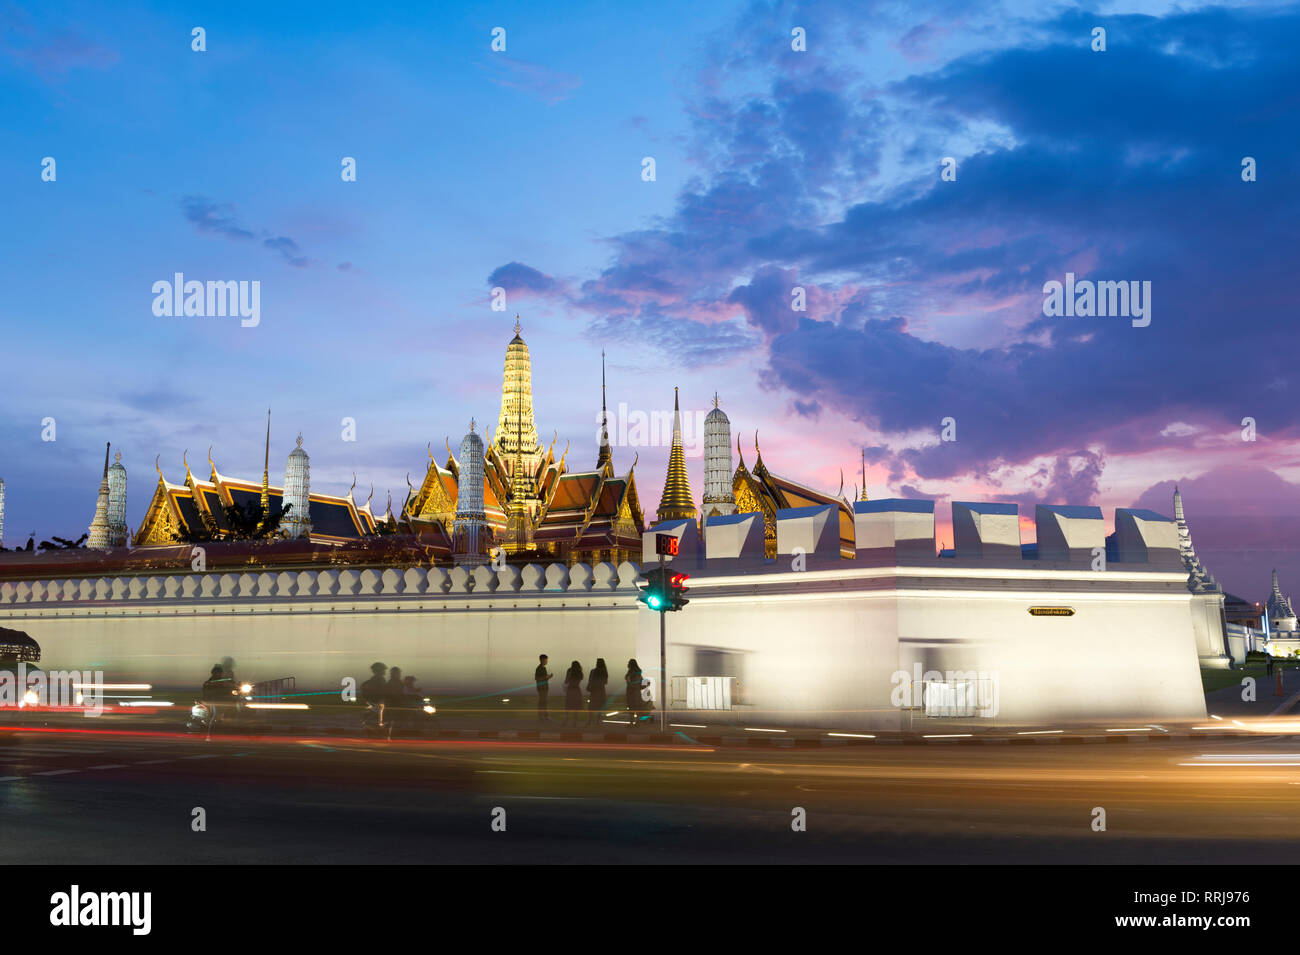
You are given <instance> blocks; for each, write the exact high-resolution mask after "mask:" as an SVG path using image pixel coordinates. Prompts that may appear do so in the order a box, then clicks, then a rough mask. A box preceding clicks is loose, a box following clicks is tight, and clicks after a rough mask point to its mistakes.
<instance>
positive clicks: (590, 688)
mask: <svg viewBox="0 0 1300 955" xmlns="http://www.w3.org/2000/svg"><path fill="white" fill-rule="evenodd" d="M608 685H609V670H608V669H607V668H606V666H605V658H604V657H596V665H595V667H593V668H592V671H591V674H590V675H589V676H588V677H587V692H588V693H590V694H591V698H590V700H589V702H588V703H587V710H588V712H587V722H588V723H594V722H595V721H596V720H597V719H598V718H603V713H604V709H605V700H606V698H607V694H608V691H607V690H606V687H607V686H608Z"/></svg>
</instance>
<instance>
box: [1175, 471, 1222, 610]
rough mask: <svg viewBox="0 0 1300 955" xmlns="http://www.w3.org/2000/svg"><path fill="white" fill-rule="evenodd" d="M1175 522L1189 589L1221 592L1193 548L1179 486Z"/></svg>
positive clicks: (1180, 554) (1195, 591)
mask: <svg viewBox="0 0 1300 955" xmlns="http://www.w3.org/2000/svg"><path fill="white" fill-rule="evenodd" d="M1174 522H1175V523H1176V524H1177V525H1178V556H1180V557H1181V558H1182V559H1183V567H1184V568H1186V570H1187V589H1188V590H1190V591H1192V593H1206V592H1210V593H1213V592H1217V591H1218V590H1220V587H1219V584H1218V582H1217V581H1216V580H1215V579H1214V576H1213V575H1212V574H1211V573H1210V572H1209V571H1208V570H1206V569H1205V565H1204V564H1202V563H1201V561H1200V559H1199V558H1198V557H1197V556H1196V548H1194V547H1193V546H1192V532H1191V529H1190V528H1188V526H1187V519H1186V518H1185V517H1184V516H1183V495H1182V492H1181V491H1179V490H1178V485H1177V484H1175V485H1174Z"/></svg>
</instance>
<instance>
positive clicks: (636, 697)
mask: <svg viewBox="0 0 1300 955" xmlns="http://www.w3.org/2000/svg"><path fill="white" fill-rule="evenodd" d="M641 680H642V677H641V666H640V664H638V663H637V662H636V660H635V658H634V659H631V660H628V661H627V673H625V674H623V681H624V682H625V683H627V712H628V716H630V717H631V719H632V722H633V723H636V721H637V712H638V711H639V710H640V709H641V702H642V701H641Z"/></svg>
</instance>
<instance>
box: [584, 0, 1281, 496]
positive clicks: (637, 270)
mask: <svg viewBox="0 0 1300 955" xmlns="http://www.w3.org/2000/svg"><path fill="white" fill-rule="evenodd" d="M819 9H821V10H823V11H824V12H825V13H826V15H827V16H828V17H829V18H830V19H828V20H827V21H826V22H824V23H823V24H822V28H821V30H820V31H819V34H820V33H826V34H828V35H831V36H834V35H837V33H839V31H837V30H836V27H837V26H838V25H839V24H838V23H837V22H836V18H837V17H844V16H846V14H844V13H843V12H837V11H835V10H834V9H833V8H822V7H819ZM750 14H753V16H755V17H758V18H759V19H761V18H763V17H768V16H769V15H770V14H771V11H770V10H769V8H768V7H766V6H765V5H756V6H755V8H753V10H751V11H750V13H747V14H746V16H750ZM946 16H948V15H947V14H945V17H946ZM1094 21H1096V22H1097V23H1099V24H1103V25H1107V26H1108V27H1109V28H1110V29H1111V35H1112V37H1114V36H1123V37H1124V40H1125V49H1124V53H1123V56H1113V55H1111V54H1109V53H1108V54H1105V55H1102V54H1094V53H1092V52H1091V50H1090V49H1089V48H1088V45H1087V43H1086V42H1081V41H1080V37H1087V36H1088V29H1084V27H1085V26H1087V27H1088V28H1090V27H1091V26H1092V25H1094ZM764 22H766V21H764ZM941 22H947V20H946V19H942V20H941ZM760 32H761V31H760ZM951 39H952V38H951V37H949V36H947V35H945V34H944V32H943V31H941V30H935V29H933V28H926V29H922V30H921V31H920V32H916V31H913V32H912V33H910V34H908V35H906V36H904V37H903V39H902V41H901V42H900V45H901V47H902V48H903V49H904V50H905V51H907V52H908V54H909V56H912V57H915V58H919V57H921V56H922V55H924V56H926V57H928V58H927V59H926V60H925V61H924V62H923V63H922V62H911V64H910V66H908V67H907V69H908V70H911V71H912V72H911V73H910V74H909V75H902V76H900V77H899V78H897V79H895V80H893V81H890V82H886V83H880V82H879V81H878V80H877V79H876V77H875V76H873V75H868V74H866V73H864V72H863V67H862V66H860V65H859V62H857V61H861V62H869V60H863V58H862V57H857V58H856V60H857V61H855V58H854V57H852V56H850V55H844V56H842V57H840V58H839V59H836V58H833V57H830V56H827V55H825V54H821V55H819V56H818V57H816V58H812V57H810V58H809V59H808V60H806V61H799V62H800V64H801V65H799V66H797V67H795V66H793V65H791V64H790V63H789V62H788V61H789V57H787V56H786V55H785V53H784V51H782V50H780V49H779V47H780V44H776V45H773V44H771V43H770V40H769V39H763V38H762V37H761V36H754V35H752V34H751V33H750V32H749V30H748V27H746V26H742V27H741V29H740V30H739V34H738V39H737V40H736V42H735V43H733V44H732V45H731V46H730V47H729V49H732V50H736V49H737V48H740V52H735V53H734V55H733V57H732V60H731V61H730V62H729V66H736V67H737V69H736V70H733V71H732V73H731V74H730V75H729V76H728V77H726V78H725V79H724V78H719V77H718V75H717V74H716V73H712V74H710V75H709V76H708V77H707V78H706V79H705V81H703V82H702V83H701V85H700V88H699V90H698V97H697V99H696V102H695V103H694V104H693V109H694V111H695V114H696V116H697V117H698V120H697V126H696V144H695V146H694V149H693V152H694V153H695V154H696V156H698V158H699V167H700V169H701V172H700V175H699V176H698V177H696V178H695V179H694V180H692V181H690V182H688V183H687V184H686V185H685V186H684V187H683V188H682V190H681V192H680V194H679V196H678V198H677V201H676V206H675V208H674V210H673V211H672V213H671V214H670V215H668V216H666V217H664V218H663V219H662V220H657V221H656V222H654V223H653V224H651V225H649V226H647V227H645V228H642V229H637V230H633V231H629V232H626V233H623V234H620V235H617V236H614V237H612V239H611V240H610V243H609V244H610V247H611V249H612V255H611V260H610V261H609V262H608V263H607V264H606V265H605V266H604V267H603V268H602V269H601V270H600V272H599V273H598V274H597V275H596V276H594V277H593V278H591V279H588V280H587V281H585V282H583V283H581V285H580V286H579V289H578V293H577V294H576V295H574V296H573V297H572V298H571V299H570V300H569V302H568V304H569V305H570V306H571V307H572V308H574V309H576V310H581V311H585V312H587V313H588V314H589V315H590V316H591V321H592V327H593V328H595V327H599V328H602V329H605V328H609V327H611V326H612V325H618V326H620V327H623V328H626V329H629V330H631V331H632V333H634V334H638V335H641V334H643V333H644V338H643V339H642V340H643V341H644V342H645V343H646V344H650V345H653V344H655V343H656V342H659V343H661V346H662V347H663V348H664V349H666V350H672V349H680V348H681V347H682V345H683V343H692V342H694V341H695V340H696V339H699V340H700V341H701V342H702V343H705V344H712V345H713V346H714V347H706V348H704V349H703V350H701V351H698V352H696V353H695V354H694V355H693V361H694V362H696V363H705V362H708V361H725V360H730V359H731V358H734V355H735V351H734V349H736V348H748V349H753V350H754V352H755V354H754V355H753V360H755V361H756V363H759V364H760V365H761V364H766V365H767V371H768V374H767V375H766V376H765V381H766V383H768V384H770V385H771V386H774V387H777V388H779V389H781V390H783V391H785V392H787V393H788V394H789V395H790V397H791V399H792V400H793V401H795V402H798V404H796V405H794V407H796V408H804V409H807V408H811V407H813V405H814V404H815V405H816V406H817V407H818V408H820V409H823V410H829V411H833V412H838V413H840V414H843V415H845V416H847V417H848V418H849V419H850V420H853V421H858V422H861V423H862V424H864V425H866V426H867V427H869V428H871V429H873V430H875V431H876V432H878V433H880V434H883V435H885V436H887V437H888V441H887V443H888V444H889V445H890V446H891V449H892V450H891V460H890V464H891V470H893V472H894V474H895V476H896V477H895V479H896V480H897V479H899V478H902V477H903V476H905V475H912V476H914V477H916V478H922V479H930V480H936V479H952V478H955V477H958V476H962V475H977V476H987V475H990V474H992V473H994V472H995V471H997V470H998V469H1000V468H1005V467H1006V466H1008V465H1013V464H1014V465H1020V466H1027V465H1031V464H1032V462H1035V461H1039V460H1048V461H1051V462H1052V463H1051V464H1048V465H1041V466H1036V467H1032V468H1031V471H1030V474H1029V477H1028V478H1027V483H1026V484H1025V486H1024V488H1023V490H1022V493H1023V495H1024V496H1025V497H1026V499H1033V500H1038V499H1043V498H1044V497H1051V496H1058V497H1057V499H1062V500H1071V501H1075V502H1079V501H1087V500H1091V499H1093V498H1094V497H1095V496H1096V495H1097V493H1098V487H1099V482H1100V477H1101V473H1102V470H1103V468H1104V466H1105V462H1106V460H1107V459H1108V458H1109V457H1110V456H1113V455H1114V454H1117V453H1129V452H1132V453H1137V452H1144V451H1150V450H1152V449H1156V448H1164V447H1168V448H1185V447H1186V444H1185V440H1186V435H1187V432H1186V429H1189V428H1190V429H1197V430H1201V431H1205V432H1207V433H1223V432H1225V431H1226V430H1227V429H1229V428H1230V427H1236V426H1238V424H1239V421H1240V418H1241V416H1242V415H1243V414H1249V413H1251V409H1258V414H1259V415H1266V416H1267V417H1268V419H1269V422H1270V424H1269V428H1270V430H1269V434H1270V435H1271V437H1272V438H1273V439H1275V440H1277V441H1279V442H1285V441H1290V440H1296V439H1297V438H1300V411H1298V410H1297V405H1296V403H1295V402H1294V401H1289V400H1287V396H1288V395H1289V394H1291V393H1293V390H1294V388H1295V386H1296V383H1295V376H1296V369H1295V364H1294V360H1293V356H1292V355H1291V353H1290V351H1289V350H1287V349H1279V348H1277V347H1276V345H1277V342H1278V341H1281V340H1285V339H1287V338H1288V336H1289V334H1290V332H1289V329H1290V328H1291V321H1292V319H1291V312H1292V310H1293V299H1294V293H1293V289H1292V283H1291V280H1290V279H1289V278H1288V277H1287V276H1289V274H1290V271H1291V268H1292V265H1293V263H1291V261H1290V259H1291V257H1292V255H1293V252H1292V248H1293V244H1292V242H1291V236H1290V226H1289V223H1290V222H1291V221H1294V219H1295V218H1297V217H1298V216H1300V190H1297V188H1296V186H1295V184H1294V183H1293V182H1292V180H1291V179H1290V177H1287V176H1285V175H1281V174H1279V175H1277V176H1274V177H1270V178H1269V181H1267V182H1265V181H1263V180H1261V181H1260V182H1256V183H1250V184H1247V183H1243V182H1242V181H1241V179H1240V176H1239V174H1238V173H1239V169H1240V158H1241V156H1242V155H1245V154H1248V153H1249V154H1260V155H1264V156H1280V155H1288V154H1289V153H1290V152H1291V151H1293V146H1294V141H1295V137H1294V133H1293V131H1292V129H1291V121H1290V113H1291V110H1290V99H1289V97H1290V96H1291V94H1290V91H1291V90H1293V89H1295V88H1296V86H1297V81H1300V61H1297V60H1296V58H1295V57H1294V56H1293V55H1292V50H1293V49H1294V48H1295V47H1296V46H1297V45H1300V13H1297V12H1296V11H1295V10H1279V11H1276V12H1273V13H1268V14H1259V13H1254V12H1246V11H1230V10H1222V9H1209V10H1204V11H1194V12H1184V11H1173V12H1171V13H1169V14H1168V15H1167V16H1164V17H1149V16H1143V17H1109V18H1107V17H1101V18H1098V17H1095V16H1093V15H1092V14H1089V15H1087V16H1084V15H1082V14H1077V13H1068V14H1065V15H1061V16H1053V18H1051V19H1047V20H1043V21H1040V22H1036V23H1032V24H1029V25H1024V24H1020V25H1018V26H1017V28H1016V30H1015V31H1012V32H1011V33H1010V34H1008V35H1004V34H1000V33H998V31H989V32H988V33H987V34H986V35H985V34H981V33H980V32H979V31H975V32H974V33H972V34H970V35H969V36H968V37H967V38H966V40H965V41H964V42H967V43H968V45H969V44H972V43H978V42H980V40H981V39H982V40H983V41H984V42H983V46H982V47H979V48H974V49H967V50H964V51H961V52H960V54H959V55H957V56H956V57H954V58H950V59H948V60H946V61H945V60H943V59H941V58H940V54H939V53H938V52H936V51H937V50H939V48H940V47H943V46H945V45H947V44H948V43H949V41H950V40H951ZM764 44H766V45H764ZM866 45H867V43H866V41H865V40H863V41H860V42H859V43H858V47H859V49H863V48H865V47H866ZM798 59H799V58H798V57H795V60H798ZM744 70H749V71H750V75H751V76H757V77H760V78H759V79H758V80H756V81H755V82H753V83H751V84H750V85H749V86H748V87H744V85H743V83H742V82H741V80H738V79H736V77H737V76H739V75H740V74H741V73H742V72H743V71H744ZM737 86H740V87H742V88H740V89H739V90H738V89H736V87H737ZM1247 106H1248V108H1246V107H1247ZM945 155H953V156H955V157H956V158H957V159H958V179H957V181H956V182H954V183H945V182H940V181H939V179H938V175H937V173H938V160H939V157H942V156H945ZM1067 271H1071V272H1074V273H1075V274H1076V275H1077V276H1078V277H1079V278H1092V279H1095V280H1104V279H1114V280H1143V281H1151V282H1152V285H1153V296H1152V297H1153V311H1152V323H1151V325H1150V327H1147V328H1134V327H1132V325H1131V324H1130V322H1129V321H1127V320H1122V319H1049V318H1046V317H1045V316H1044V315H1043V313H1042V302H1043V292H1042V287H1043V284H1044V283H1045V282H1046V281H1049V280H1053V279H1055V280H1062V279H1063V278H1064V276H1065V273H1066V272H1067ZM794 284H801V285H803V286H805V287H806V288H807V289H808V290H809V296H810V302H811V303H813V304H815V307H813V304H810V309H809V312H808V313H807V314H802V313H795V312H793V311H792V310H791V308H790V301H791V299H790V290H791V287H792V286H793V285H794ZM1238 316H1249V319H1250V320H1249V321H1241V320H1239V319H1238ZM719 327H722V328H727V329H729V331H728V332H727V333H726V334H719V333H718V332H717V331H716V329H718V328H719ZM746 330H748V334H747V333H746ZM651 332H653V333H652V334H651ZM1207 343H1213V347H1207ZM1242 368H1249V369H1251V374H1249V375H1244V376H1243V375H1240V374H1237V373H1235V371H1234V369H1242ZM948 416H952V417H954V418H956V419H957V422H958V433H959V439H958V440H957V441H955V442H938V441H937V440H922V441H920V442H919V443H918V442H917V441H916V440H915V439H914V438H913V437H909V436H914V435H916V434H918V433H919V434H934V433H935V432H937V430H938V428H939V423H940V421H941V419H942V418H944V417H948ZM1262 420H1263V419H1262V418H1261V421H1262ZM1171 421H1172V422H1175V426H1173V427H1172V429H1171V426H1170V422H1171ZM1013 493H1014V492H1013Z"/></svg>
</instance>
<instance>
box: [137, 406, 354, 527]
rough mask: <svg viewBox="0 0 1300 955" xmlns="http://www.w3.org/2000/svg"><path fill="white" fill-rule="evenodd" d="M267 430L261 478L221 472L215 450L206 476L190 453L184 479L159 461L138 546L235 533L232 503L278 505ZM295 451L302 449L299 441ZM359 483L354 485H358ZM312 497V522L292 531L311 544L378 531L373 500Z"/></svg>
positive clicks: (280, 492)
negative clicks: (175, 478)
mask: <svg viewBox="0 0 1300 955" xmlns="http://www.w3.org/2000/svg"><path fill="white" fill-rule="evenodd" d="M267 433H268V439H267V461H266V463H265V464H264V466H263V470H262V479H261V480H260V481H246V480H243V479H241V478H232V477H227V476H226V475H224V474H222V473H220V472H219V471H218V470H217V466H216V465H215V464H214V463H213V461H212V452H211V450H209V452H208V466H209V468H210V469H211V473H210V475H209V476H208V478H207V480H200V479H199V478H197V477H195V476H194V474H193V472H191V471H190V465H189V460H188V456H183V457H182V463H183V464H184V467H185V479H184V480H183V481H181V482H180V483H173V482H172V481H168V480H167V478H166V477H164V476H163V473H162V469H161V468H159V467H158V464H157V462H156V461H155V462H154V467H155V469H156V470H157V471H158V484H157V485H156V486H155V488H154V493H153V498H152V499H151V500H150V501H149V507H148V509H147V510H146V511H145V516H144V520H143V521H141V523H140V528H139V530H137V531H136V534H135V538H134V544H135V546H137V547H148V546H151V545H166V544H175V543H176V542H178V541H181V540H185V539H191V540H193V539H199V538H203V537H210V538H211V539H214V540H221V539H223V538H229V537H230V536H232V534H233V530H232V528H231V526H230V522H229V520H228V515H227V508H230V507H240V508H247V507H248V506H249V505H261V504H263V502H264V501H265V502H266V503H267V504H269V507H270V510H271V511H272V512H275V511H277V510H280V509H281V508H282V506H283V502H284V494H285V492H284V488H283V487H277V486H275V485H272V484H271V483H270V480H269V455H270V439H269V434H270V426H269V424H268V427H267ZM295 451H301V445H299V446H298V447H297V448H295ZM292 454H293V452H291V455H292ZM304 457H305V454H304ZM291 463H292V462H291ZM287 470H288V469H287ZM355 486H356V485H355V484H354V485H353V488H354V489H355ZM308 497H309V501H310V504H309V506H310V518H311V519H310V524H308V525H306V526H305V527H304V526H301V525H295V527H294V532H295V533H296V532H297V531H298V530H299V529H301V530H302V531H305V532H306V533H305V534H304V536H305V537H307V538H308V539H309V540H310V542H311V543H313V544H345V543H348V542H350V541H356V540H358V539H360V538H363V537H370V536H373V535H374V534H376V533H377V530H376V524H377V522H376V520H375V516H374V514H373V513H371V510H370V501H369V499H367V500H366V502H365V503H364V504H362V505H358V504H357V503H356V501H355V500H354V499H353V497H352V491H351V490H349V491H348V494H347V496H346V497H337V496H334V495H330V494H317V493H315V492H312V493H310V494H309V495H308ZM289 513H290V514H292V513H293V511H292V510H290V511H289ZM285 530H286V532H289V528H287V527H286V528H285Z"/></svg>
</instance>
